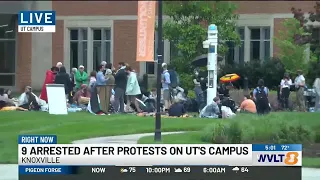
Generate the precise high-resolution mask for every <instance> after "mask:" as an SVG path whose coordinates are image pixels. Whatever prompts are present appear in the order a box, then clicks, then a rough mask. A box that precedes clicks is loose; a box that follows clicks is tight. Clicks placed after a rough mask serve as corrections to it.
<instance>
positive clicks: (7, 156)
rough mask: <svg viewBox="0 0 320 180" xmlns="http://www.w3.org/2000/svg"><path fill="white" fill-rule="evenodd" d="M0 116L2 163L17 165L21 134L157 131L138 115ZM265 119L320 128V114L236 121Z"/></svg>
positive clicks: (184, 125) (62, 139) (68, 138)
mask: <svg viewBox="0 0 320 180" xmlns="http://www.w3.org/2000/svg"><path fill="white" fill-rule="evenodd" d="M0 114H1V115H0V122H1V123H0V163H16V162H17V151H18V148H17V147H18V145H17V137H18V135H19V134H54V135H57V136H58V143H71V142H72V141H73V140H80V139H85V138H91V137H99V136H113V135H122V134H136V133H147V132H153V131H154V118H152V117H137V116H134V115H111V116H95V115H91V114H89V113H86V112H83V113H70V114H69V115H66V116H56V115H49V114H48V113H42V112H0ZM261 119H281V120H285V121H288V122H292V121H300V122H303V123H305V124H308V125H309V126H311V127H320V120H319V119H320V114H316V113H272V114H270V115H269V116H265V117H259V116H253V115H248V114H242V115H240V116H237V117H236V120H239V121H250V122H252V123H259V121H260V120H261ZM228 121H229V120H225V121H223V122H226V123H227V122H228ZM215 122H221V121H220V120H215V119H199V118H168V119H162V131H163V132H165V131H166V132H169V131H199V130H202V129H203V128H204V127H206V126H208V125H209V124H212V123H215ZM192 134H196V133H191V135H189V134H188V135H187V136H185V138H181V137H180V138H173V139H175V140H170V142H171V143H190V144H192V143H195V142H196V141H197V138H196V137H195V136H194V135H192ZM176 136H179V135H176ZM167 137H170V136H164V138H163V140H164V141H163V142H164V143H167V142H166V139H167ZM145 139H148V138H145ZM149 139H150V140H149V142H152V140H151V139H152V138H149ZM169 139H172V138H169ZM197 143H199V142H197Z"/></svg>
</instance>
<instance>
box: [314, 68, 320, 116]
mask: <svg viewBox="0 0 320 180" xmlns="http://www.w3.org/2000/svg"><path fill="white" fill-rule="evenodd" d="M313 88H314V91H315V93H316V103H315V111H316V112H320V74H318V75H317V78H316V79H315V80H314V83H313Z"/></svg>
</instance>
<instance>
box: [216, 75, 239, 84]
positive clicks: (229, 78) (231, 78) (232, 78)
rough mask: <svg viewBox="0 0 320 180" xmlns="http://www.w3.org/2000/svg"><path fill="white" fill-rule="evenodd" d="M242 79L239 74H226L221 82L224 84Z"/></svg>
mask: <svg viewBox="0 0 320 180" xmlns="http://www.w3.org/2000/svg"><path fill="white" fill-rule="evenodd" d="M239 79H240V76H239V75H238V74H235V73H233V74H226V75H224V76H222V77H221V78H220V81H221V82H223V83H228V82H234V81H237V80H239Z"/></svg>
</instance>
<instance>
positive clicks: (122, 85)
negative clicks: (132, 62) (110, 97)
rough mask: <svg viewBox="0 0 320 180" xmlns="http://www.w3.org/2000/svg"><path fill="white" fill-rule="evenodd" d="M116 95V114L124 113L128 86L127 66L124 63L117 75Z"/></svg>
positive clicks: (121, 63)
mask: <svg viewBox="0 0 320 180" xmlns="http://www.w3.org/2000/svg"><path fill="white" fill-rule="evenodd" d="M114 78H115V84H116V85H115V88H114V91H115V94H114V109H115V111H116V112H120V113H124V101H125V100H124V98H125V91H126V86H127V72H126V66H125V64H124V63H123V62H120V63H119V69H118V71H117V72H116V73H115V76H114Z"/></svg>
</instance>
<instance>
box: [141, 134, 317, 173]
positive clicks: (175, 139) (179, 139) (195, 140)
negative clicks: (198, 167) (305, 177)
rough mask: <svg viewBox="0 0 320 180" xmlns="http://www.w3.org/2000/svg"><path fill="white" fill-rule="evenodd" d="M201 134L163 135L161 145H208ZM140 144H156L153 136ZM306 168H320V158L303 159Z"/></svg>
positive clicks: (143, 139) (145, 138)
mask: <svg viewBox="0 0 320 180" xmlns="http://www.w3.org/2000/svg"><path fill="white" fill-rule="evenodd" d="M200 136H201V134H200V133H199V132H187V133H181V134H170V135H163V136H162V142H161V144H206V143H205V142H202V141H201V140H200ZM138 143H139V144H153V143H155V142H154V140H153V137H152V136H147V137H143V138H141V139H139V141H138ZM302 164H303V166H304V167H313V168H320V158H303V161H302Z"/></svg>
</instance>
